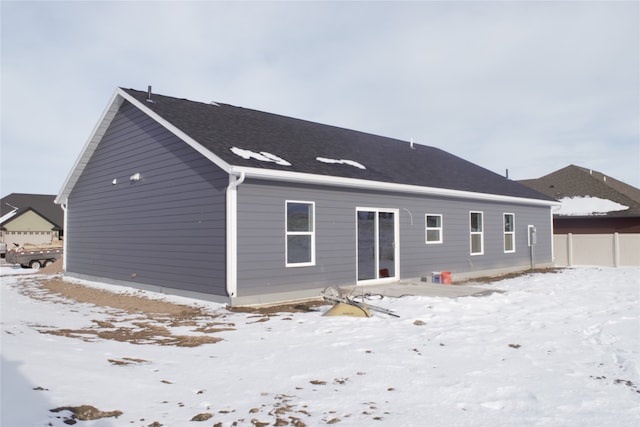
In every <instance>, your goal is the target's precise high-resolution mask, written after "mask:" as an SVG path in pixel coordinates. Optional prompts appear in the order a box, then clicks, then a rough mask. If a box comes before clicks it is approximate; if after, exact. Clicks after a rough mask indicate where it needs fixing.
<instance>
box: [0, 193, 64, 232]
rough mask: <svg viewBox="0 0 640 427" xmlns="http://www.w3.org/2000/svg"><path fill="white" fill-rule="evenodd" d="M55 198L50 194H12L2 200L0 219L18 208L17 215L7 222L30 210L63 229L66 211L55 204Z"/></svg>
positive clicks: (0, 203) (0, 202)
mask: <svg viewBox="0 0 640 427" xmlns="http://www.w3.org/2000/svg"><path fill="white" fill-rule="evenodd" d="M55 198H56V196H55V195H49V194H24V193H11V194H9V195H8V196H5V197H3V198H2V199H1V200H0V205H1V206H0V217H3V216H4V215H6V214H8V213H9V212H11V211H13V210H15V209H14V208H18V210H17V211H16V214H15V215H13V216H12V217H11V218H9V219H7V221H9V220H12V219H15V218H16V217H17V216H19V215H22V214H23V213H25V212H27V211H28V210H33V211H35V212H36V213H37V214H38V215H40V216H42V217H43V218H45V219H46V220H47V221H49V222H51V223H52V224H54V225H55V226H56V227H57V228H60V229H62V227H63V224H64V211H63V210H62V208H61V207H60V206H59V205H56V204H55V203H54V202H53V201H54V200H55ZM5 222H6V221H5ZM0 225H3V224H0Z"/></svg>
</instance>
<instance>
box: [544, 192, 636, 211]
mask: <svg viewBox="0 0 640 427" xmlns="http://www.w3.org/2000/svg"><path fill="white" fill-rule="evenodd" d="M560 203H562V206H561V207H560V210H559V211H557V212H556V214H557V215H567V216H569V215H572V216H591V215H606V214H607V212H615V211H623V210H625V209H628V208H629V207H628V206H625V205H621V204H620V203H616V202H614V201H613V200H608V199H601V198H599V197H592V196H576V197H563V198H562V199H560Z"/></svg>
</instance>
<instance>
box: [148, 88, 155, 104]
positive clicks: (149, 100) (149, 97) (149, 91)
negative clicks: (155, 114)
mask: <svg viewBox="0 0 640 427" xmlns="http://www.w3.org/2000/svg"><path fill="white" fill-rule="evenodd" d="M147 102H155V101H154V100H153V99H151V85H149V86H147Z"/></svg>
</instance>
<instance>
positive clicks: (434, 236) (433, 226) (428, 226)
mask: <svg viewBox="0 0 640 427" xmlns="http://www.w3.org/2000/svg"><path fill="white" fill-rule="evenodd" d="M424 222H425V242H426V243H427V244H428V245H429V244H434V243H442V242H443V239H442V215H438V214H426V215H425V216H424Z"/></svg>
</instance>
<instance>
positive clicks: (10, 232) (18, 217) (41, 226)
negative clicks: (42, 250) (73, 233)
mask: <svg viewBox="0 0 640 427" xmlns="http://www.w3.org/2000/svg"><path fill="white" fill-rule="evenodd" d="M55 198H56V196H55V195H48V194H20V193H12V194H9V195H8V196H5V197H3V198H2V199H1V200H0V242H1V243H5V244H6V248H7V250H10V249H12V248H14V247H16V246H22V245H23V244H25V243H32V244H34V245H37V244H42V243H46V244H48V243H51V242H53V241H54V240H58V239H61V238H62V234H63V225H64V212H63V211H62V209H61V208H60V206H59V205H56V204H55V203H54V200H55Z"/></svg>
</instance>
